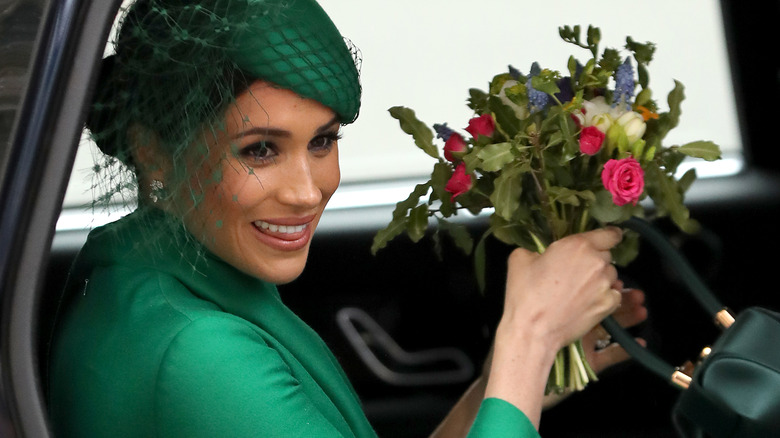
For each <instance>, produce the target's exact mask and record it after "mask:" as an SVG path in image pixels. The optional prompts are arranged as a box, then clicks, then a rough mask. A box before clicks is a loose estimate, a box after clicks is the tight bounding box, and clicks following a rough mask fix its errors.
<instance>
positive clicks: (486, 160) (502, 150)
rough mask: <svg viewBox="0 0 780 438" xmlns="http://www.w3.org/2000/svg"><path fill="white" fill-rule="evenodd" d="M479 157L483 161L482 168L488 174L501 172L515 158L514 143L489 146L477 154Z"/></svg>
mask: <svg viewBox="0 0 780 438" xmlns="http://www.w3.org/2000/svg"><path fill="white" fill-rule="evenodd" d="M477 157H479V159H480V160H482V165H481V166H480V168H481V169H482V170H485V171H488V172H496V171H499V170H501V169H502V168H503V167H504V166H505V165H507V164H509V163H511V162H512V160H514V158H515V156H514V154H513V153H512V143H493V144H489V145H487V146H485V147H484V148H483V149H482V150H480V151H479V152H478V153H477Z"/></svg>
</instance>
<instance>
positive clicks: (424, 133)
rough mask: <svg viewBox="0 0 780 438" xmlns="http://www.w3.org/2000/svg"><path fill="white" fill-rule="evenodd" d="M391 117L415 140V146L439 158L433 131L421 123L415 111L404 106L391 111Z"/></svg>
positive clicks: (395, 107) (393, 108)
mask: <svg viewBox="0 0 780 438" xmlns="http://www.w3.org/2000/svg"><path fill="white" fill-rule="evenodd" d="M389 112H390V115H391V116H392V117H393V118H394V119H397V120H398V121H399V122H400V124H401V129H402V130H403V131H404V132H405V133H407V134H409V135H411V136H412V137H413V138H414V144H416V145H417V147H419V148H420V149H422V150H423V151H424V152H425V153H426V154H428V155H430V156H431V157H433V158H439V149H438V148H437V147H436V145H434V144H433V131H432V130H431V129H430V128H429V127H428V126H427V125H425V124H424V123H423V122H421V121H419V120H418V119H417V117H416V116H415V114H414V111H413V110H411V109H409V108H405V107H402V106H394V107H392V108H390V109H389Z"/></svg>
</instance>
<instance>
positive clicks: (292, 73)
mask: <svg viewBox="0 0 780 438" xmlns="http://www.w3.org/2000/svg"><path fill="white" fill-rule="evenodd" d="M118 24H119V32H118V34H117V36H116V37H115V39H114V40H113V41H111V42H110V45H111V46H112V48H113V52H114V54H113V55H111V56H109V57H108V58H106V59H105V60H104V65H103V68H102V71H101V75H100V81H99V84H98V85H97V89H96V92H95V98H94V101H93V105H92V108H91V111H90V113H89V115H88V120H87V128H88V132H89V134H90V137H91V139H92V140H93V141H94V142H95V143H96V144H97V146H98V147H99V148H100V150H101V151H102V152H104V153H105V154H106V156H105V157H99V158H98V159H97V160H96V163H95V166H94V168H93V170H94V172H93V173H94V175H93V197H94V198H95V206H96V208H102V207H106V206H109V205H111V204H116V203H122V204H136V203H137V204H138V205H139V207H143V206H144V205H145V204H149V203H150V202H151V201H150V199H149V196H147V195H144V194H143V193H144V192H146V191H149V190H150V188H149V187H148V182H147V181H144V182H142V180H143V178H141V175H140V173H142V172H140V170H141V169H140V166H139V165H138V163H136V159H137V157H138V151H139V150H141V149H143V148H144V147H146V146H149V145H153V146H154V148H155V149H156V150H159V151H163V152H164V154H165V155H166V156H167V157H168V158H169V159H168V160H167V162H168V163H170V166H169V167H170V169H169V171H168V173H169V174H168V176H167V177H166V180H165V190H164V191H163V190H158V189H159V188H157V187H152V188H151V190H152V193H151V197H152V198H155V199H156V198H159V197H164V196H166V195H168V194H170V193H182V192H186V191H187V189H189V192H190V193H191V198H192V199H191V201H192V208H197V204H198V197H199V196H200V195H199V193H200V192H202V190H203V186H204V185H207V184H215V183H219V179H220V176H219V175H218V174H217V173H215V175H213V178H209V179H208V180H200V181H193V180H192V178H191V175H192V169H193V168H196V167H197V166H198V160H205V158H206V156H207V155H208V154H209V151H208V146H207V145H208V141H207V140H208V137H210V136H211V137H215V136H216V135H217V134H218V133H219V132H220V130H223V129H224V115H225V111H226V109H227V108H228V107H229V105H230V104H231V103H233V102H234V101H235V99H236V97H237V96H238V95H239V94H241V93H242V92H245V91H247V90H248V89H249V88H250V86H251V84H252V83H253V82H255V81H256V80H263V81H266V82H269V83H272V84H274V86H277V87H281V88H285V89H289V90H292V91H294V92H295V93H297V94H298V95H300V96H302V97H304V98H308V99H313V100H316V101H318V102H320V103H321V104H323V105H325V106H326V107H329V108H330V109H332V110H333V112H334V113H335V114H336V115H337V116H338V119H339V121H340V122H341V123H342V124H348V123H351V122H353V121H354V120H355V119H356V118H357V115H358V112H359V108H360V97H361V87H360V81H359V67H360V55H359V52H358V50H357V49H356V48H355V47H354V46H353V45H352V44H351V43H350V42H349V41H348V40H346V39H345V38H343V37H342V35H341V34H340V32H339V31H338V29H337V28H336V26H335V25H334V24H333V22H332V21H331V20H330V18H329V17H328V15H327V14H326V13H325V12H324V11H323V10H322V8H321V7H320V6H319V5H318V4H317V3H316V1H314V0H198V1H194V2H193V1H187V0H137V1H136V2H135V3H133V4H132V5H131V6H130V7H128V8H127V9H126V10H125V11H123V15H122V17H121V18H120V20H119V22H118ZM258 103H259V105H261V106H262V102H258ZM155 183H156V182H155ZM183 186H185V187H184V188H185V190H182V187H183ZM190 186H191V187H190ZM139 192H141V193H142V195H141V196H138V197H137V199H136V194H138V193H139ZM212 219H213V220H214V222H219V220H220V218H219V212H215V213H214V215H213V218H212Z"/></svg>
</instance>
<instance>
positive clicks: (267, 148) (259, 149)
mask: <svg viewBox="0 0 780 438" xmlns="http://www.w3.org/2000/svg"><path fill="white" fill-rule="evenodd" d="M239 154H240V155H241V158H243V159H244V160H247V161H249V162H250V163H255V164H263V163H265V162H267V161H270V160H272V159H273V158H274V156H276V154H275V153H274V151H273V147H272V145H271V144H269V143H268V142H264V141H261V142H258V143H253V144H250V145H249V146H245V147H244V148H242V149H241V151H240V152H239Z"/></svg>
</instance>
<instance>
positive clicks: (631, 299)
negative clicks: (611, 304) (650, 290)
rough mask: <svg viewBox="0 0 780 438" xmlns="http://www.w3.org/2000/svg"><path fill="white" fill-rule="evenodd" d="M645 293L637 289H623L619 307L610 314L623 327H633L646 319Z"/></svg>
mask: <svg viewBox="0 0 780 438" xmlns="http://www.w3.org/2000/svg"><path fill="white" fill-rule="evenodd" d="M644 302H645V294H644V293H643V292H642V291H640V290H638V289H625V290H623V293H622V301H621V303H620V307H619V308H618V309H617V310H616V311H615V313H614V314H613V315H612V316H613V317H614V318H615V321H617V323H618V324H620V325H621V326H623V327H633V326H635V325H637V324H639V323H641V322H643V321H645V320H646V319H647V308H646V307H645V305H644Z"/></svg>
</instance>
